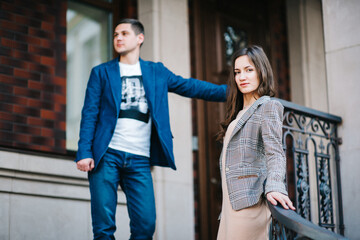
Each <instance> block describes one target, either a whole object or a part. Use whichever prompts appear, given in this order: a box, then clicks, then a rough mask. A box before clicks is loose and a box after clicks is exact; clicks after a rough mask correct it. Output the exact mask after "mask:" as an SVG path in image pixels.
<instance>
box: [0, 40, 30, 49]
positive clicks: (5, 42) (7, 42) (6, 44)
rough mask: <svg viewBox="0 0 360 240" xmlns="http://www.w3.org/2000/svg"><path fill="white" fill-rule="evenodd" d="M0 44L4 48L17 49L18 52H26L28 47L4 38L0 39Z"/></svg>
mask: <svg viewBox="0 0 360 240" xmlns="http://www.w3.org/2000/svg"><path fill="white" fill-rule="evenodd" d="M1 44H2V45H3V46H4V47H9V48H15V49H19V50H22V51H27V50H28V45H27V44H24V43H20V42H17V41H13V40H10V39H6V38H2V39H1Z"/></svg>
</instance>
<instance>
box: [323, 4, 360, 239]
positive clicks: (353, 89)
mask: <svg viewBox="0 0 360 240" xmlns="http://www.w3.org/2000/svg"><path fill="white" fill-rule="evenodd" d="M322 7H323V20H324V36H325V52H326V70H327V71H326V74H327V82H328V95H329V112H330V113H333V114H336V115H339V116H341V117H342V120H343V123H342V124H341V126H340V129H339V136H340V137H341V138H342V139H343V144H342V145H341V146H340V157H341V180H342V196H343V208H344V221H345V236H346V237H348V238H350V239H360V228H359V223H360V204H359V202H360V186H359V182H360V162H359V156H360V126H359V124H360V121H359V120H360V110H359V102H360V27H359V23H360V1H358V0H346V1H344V0H322Z"/></svg>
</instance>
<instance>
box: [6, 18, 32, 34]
mask: <svg viewBox="0 0 360 240" xmlns="http://www.w3.org/2000/svg"><path fill="white" fill-rule="evenodd" d="M0 28H3V29H8V30H12V31H15V32H21V33H27V32H28V27H27V26H21V25H18V24H16V23H14V22H10V21H7V20H0Z"/></svg>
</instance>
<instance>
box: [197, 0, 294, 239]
mask: <svg viewBox="0 0 360 240" xmlns="http://www.w3.org/2000/svg"><path fill="white" fill-rule="evenodd" d="M266 2H267V1H251V2H250V1H239V0H221V1H220V0H219V1H215V0H212V1H210V0H197V1H196V0H194V1H190V26H191V27H190V29H191V33H190V36H191V44H192V46H191V50H192V53H191V54H192V76H194V77H196V78H198V79H203V80H206V81H209V82H213V83H216V84H225V83H226V82H227V79H228V76H229V70H230V68H229V67H230V64H231V56H232V54H233V53H234V51H236V50H237V49H239V48H240V47H244V46H246V45H248V44H257V45H261V46H262V47H263V48H264V50H265V52H266V53H267V54H268V56H269V58H270V60H271V62H274V63H275V64H279V62H278V63H276V61H277V59H278V58H272V57H271V51H272V50H274V49H275V47H276V44H274V45H273V46H272V45H271V43H272V42H273V40H272V39H271V38H272V35H271V34H269V32H270V29H271V23H273V22H274V20H272V21H268V20H269V17H268V16H269V14H268V13H269V12H270V10H271V9H273V8H274V7H279V6H280V5H281V6H282V7H283V11H285V10H284V4H283V1H280V0H279V1H274V2H275V6H268V5H267V3H266ZM274 2H272V3H274ZM276 5H278V6H276ZM281 32H282V34H283V35H285V36H286V32H285V27H284V26H283V30H282V31H281ZM274 36H275V35H274ZM276 37H278V36H276ZM275 50H276V49H275ZM276 52H277V54H278V51H276ZM277 56H280V58H282V59H281V60H280V63H281V62H283V61H285V62H287V57H286V56H287V55H286V52H285V53H284V54H278V55H277ZM284 56H285V57H284ZM285 66H286V64H285ZM273 68H274V66H273ZM277 69H279V68H277ZM286 76H287V75H286ZM287 81H288V80H287ZM287 95H288V94H287ZM193 114H194V116H195V117H194V120H193V126H194V128H193V134H194V136H196V137H197V139H198V148H197V149H196V150H195V151H194V159H195V164H194V176H195V198H196V199H195V202H196V206H195V209H196V214H195V215H196V233H197V237H196V238H197V239H204V240H209V239H216V236H217V230H218V224H219V221H218V220H217V219H218V216H219V214H220V211H221V204H222V193H221V179H220V171H219V156H220V153H221V149H222V145H221V143H219V142H217V141H216V134H217V133H218V131H219V130H220V122H221V121H223V120H224V117H225V104H224V103H214V102H205V101H202V100H194V101H193Z"/></svg>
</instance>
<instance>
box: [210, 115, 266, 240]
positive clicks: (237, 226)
mask: <svg viewBox="0 0 360 240" xmlns="http://www.w3.org/2000/svg"><path fill="white" fill-rule="evenodd" d="M246 110H247V109H243V110H241V111H240V112H239V113H238V115H237V116H236V119H235V120H234V121H232V122H231V123H230V124H229V126H228V129H227V131H226V133H225V138H224V146H223V157H222V159H221V165H222V172H221V184H222V191H223V203H222V211H221V218H220V226H219V231H218V236H217V239H218V240H242V239H244V240H260V239H261V240H262V239H268V238H269V236H268V235H269V234H268V229H269V225H270V220H271V213H270V210H269V208H268V206H267V205H266V201H264V200H261V201H259V203H257V204H256V205H254V206H251V207H248V208H245V209H241V210H239V211H235V210H233V209H232V206H231V203H230V199H229V194H228V189H227V184H226V176H225V159H226V151H225V149H226V148H227V145H228V143H229V138H230V135H231V133H232V132H233V130H234V128H235V126H236V123H237V122H238V120H239V119H240V118H241V116H242V115H243V114H244V113H245V112H246Z"/></svg>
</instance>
